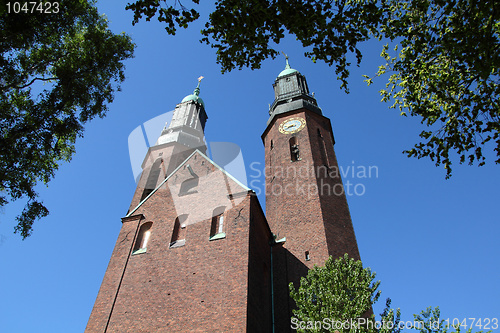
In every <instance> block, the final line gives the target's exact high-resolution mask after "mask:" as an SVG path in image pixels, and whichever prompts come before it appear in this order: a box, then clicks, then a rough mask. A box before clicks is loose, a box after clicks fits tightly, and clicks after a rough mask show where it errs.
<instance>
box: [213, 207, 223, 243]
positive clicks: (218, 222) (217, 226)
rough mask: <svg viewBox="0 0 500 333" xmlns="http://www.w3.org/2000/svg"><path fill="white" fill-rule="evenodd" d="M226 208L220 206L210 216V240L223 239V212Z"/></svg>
mask: <svg viewBox="0 0 500 333" xmlns="http://www.w3.org/2000/svg"><path fill="white" fill-rule="evenodd" d="M225 209H226V207H225V206H220V207H217V208H216V209H214V211H213V214H212V224H211V226H210V240H215V239H220V238H225V237H226V233H225V232H224V211H225Z"/></svg>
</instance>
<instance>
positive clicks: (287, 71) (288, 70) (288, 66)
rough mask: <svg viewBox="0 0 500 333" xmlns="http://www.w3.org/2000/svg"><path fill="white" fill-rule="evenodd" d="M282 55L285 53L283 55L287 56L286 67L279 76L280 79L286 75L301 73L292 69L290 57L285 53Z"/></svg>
mask: <svg viewBox="0 0 500 333" xmlns="http://www.w3.org/2000/svg"><path fill="white" fill-rule="evenodd" d="M281 53H283V55H284V56H285V60H286V66H285V69H284V70H282V71H281V73H280V74H279V75H278V78H279V77H281V76H284V75H288V74H291V73H298V72H299V71H298V70H296V69H293V68H292V67H290V64H289V63H288V56H287V55H286V54H285V52H283V51H281Z"/></svg>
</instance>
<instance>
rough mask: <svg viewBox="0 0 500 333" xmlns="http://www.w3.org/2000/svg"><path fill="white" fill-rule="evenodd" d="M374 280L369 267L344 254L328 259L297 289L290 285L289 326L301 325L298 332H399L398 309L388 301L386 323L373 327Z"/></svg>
mask: <svg viewBox="0 0 500 333" xmlns="http://www.w3.org/2000/svg"><path fill="white" fill-rule="evenodd" d="M374 278H375V273H373V272H372V271H371V270H370V268H363V265H362V263H361V261H359V260H357V261H355V260H354V259H352V258H351V259H349V257H348V255H347V254H345V255H344V257H343V258H338V259H336V260H334V259H333V257H329V258H328V260H327V261H326V263H325V266H315V267H314V268H313V269H311V270H309V272H308V273H307V276H306V277H302V278H301V281H300V286H299V288H298V289H297V290H295V288H294V286H293V284H292V283H290V286H289V287H290V297H291V298H292V299H293V300H294V301H295V305H296V309H294V310H292V311H293V315H294V317H295V318H296V319H293V320H292V324H293V323H298V322H302V323H304V324H303V325H302V328H301V327H300V326H299V325H296V326H297V328H298V331H299V332H325V331H332V332H334V331H337V332H348V331H366V332H395V333H397V332H399V328H398V323H399V317H400V313H399V309H398V310H396V311H394V310H392V309H390V300H389V299H388V300H387V303H386V309H385V310H384V312H383V313H382V314H381V318H380V322H381V323H385V324H384V325H375V324H373V321H374V318H375V317H374V316H373V315H370V314H371V312H372V305H373V304H374V303H375V302H377V300H378V299H379V297H380V293H381V292H380V290H377V289H378V287H379V285H380V281H376V282H374V281H373V280H374ZM325 319H327V320H326V321H325ZM369 322H371V323H372V324H369ZM314 323H323V324H321V325H315V324H314ZM342 325H343V326H342Z"/></svg>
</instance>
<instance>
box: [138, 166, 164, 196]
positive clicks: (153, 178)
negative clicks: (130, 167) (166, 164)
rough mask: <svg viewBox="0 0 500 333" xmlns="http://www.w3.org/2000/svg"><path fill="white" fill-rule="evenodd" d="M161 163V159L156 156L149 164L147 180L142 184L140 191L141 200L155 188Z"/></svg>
mask: <svg viewBox="0 0 500 333" xmlns="http://www.w3.org/2000/svg"><path fill="white" fill-rule="evenodd" d="M161 163H162V159H161V158H157V159H156V161H155V162H154V163H153V165H152V166H151V169H149V175H148V180H147V181H146V184H145V185H144V191H143V192H142V196H141V201H142V200H144V199H146V197H147V196H148V195H149V194H150V193H151V192H153V190H154V189H155V188H156V184H157V183H158V177H159V176H160V171H161Z"/></svg>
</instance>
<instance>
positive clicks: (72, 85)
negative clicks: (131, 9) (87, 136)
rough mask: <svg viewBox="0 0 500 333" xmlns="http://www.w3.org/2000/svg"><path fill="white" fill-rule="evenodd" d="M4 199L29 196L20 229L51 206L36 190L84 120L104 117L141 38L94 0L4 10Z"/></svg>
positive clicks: (65, 155) (0, 34) (64, 156)
mask: <svg viewBox="0 0 500 333" xmlns="http://www.w3.org/2000/svg"><path fill="white" fill-rule="evenodd" d="M0 40H1V43H0V206H4V205H6V204H7V203H8V202H9V201H13V200H17V199H20V198H27V200H28V201H27V204H26V206H25V207H24V210H23V211H22V213H21V214H20V215H19V216H18V217H17V226H16V227H15V232H16V233H20V234H21V236H22V237H23V239H24V238H26V237H27V236H29V235H30V233H31V232H32V225H33V223H34V221H35V220H37V219H39V218H41V217H43V216H46V215H47V214H48V213H49V211H48V209H47V208H46V207H45V206H44V205H43V203H42V202H41V200H40V199H39V198H38V194H37V193H36V191H35V186H36V185H37V183H39V182H42V183H45V184H46V183H48V182H49V181H50V180H51V178H52V177H53V176H54V173H55V171H56V170H57V169H58V166H59V165H60V163H61V162H64V161H69V160H70V159H71V156H72V154H73V153H74V151H75V148H74V144H75V140H76V138H77V137H78V136H82V135H83V130H84V124H85V123H86V122H88V121H90V120H91V119H93V118H94V117H96V116H99V117H103V116H104V115H105V114H106V111H107V104H108V103H110V102H112V100H113V97H114V93H115V91H117V90H119V84H120V83H121V82H122V81H123V80H124V78H125V77H124V72H123V71H124V64H123V61H124V60H125V59H128V58H131V57H132V55H133V50H134V44H133V43H132V42H131V39H130V37H128V36H126V35H125V34H114V33H112V32H111V31H110V30H109V28H108V24H107V21H106V18H105V17H104V16H101V15H100V14H99V13H98V12H97V9H96V8H95V6H94V5H93V3H91V2H89V1H86V0H79V1H74V0H71V1H69V0H60V1H59V12H57V13H50V14H49V13H40V12H37V11H34V12H33V13H23V12H20V13H13V12H11V13H8V12H7V11H6V10H5V8H2V11H1V12H0Z"/></svg>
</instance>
